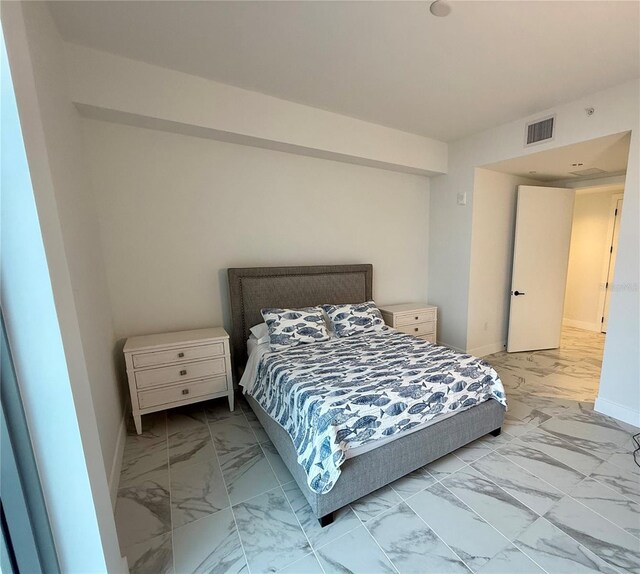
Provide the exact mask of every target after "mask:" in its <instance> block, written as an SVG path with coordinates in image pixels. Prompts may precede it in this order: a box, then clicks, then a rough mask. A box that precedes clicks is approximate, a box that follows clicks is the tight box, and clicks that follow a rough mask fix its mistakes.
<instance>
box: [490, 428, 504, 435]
mask: <svg viewBox="0 0 640 574" xmlns="http://www.w3.org/2000/svg"><path fill="white" fill-rule="evenodd" d="M501 432H502V427H499V428H497V429H496V430H492V431H491V433H490V434H491V436H500V433H501Z"/></svg>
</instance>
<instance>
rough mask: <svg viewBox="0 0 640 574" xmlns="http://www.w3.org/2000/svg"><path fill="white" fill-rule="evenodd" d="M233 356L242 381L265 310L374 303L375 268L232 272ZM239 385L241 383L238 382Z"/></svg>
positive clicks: (311, 268)
mask: <svg viewBox="0 0 640 574" xmlns="http://www.w3.org/2000/svg"><path fill="white" fill-rule="evenodd" d="M228 273H229V296H230V298H231V321H232V332H231V352H232V359H233V364H234V372H235V374H236V378H238V375H239V372H240V369H242V368H243V367H244V365H245V363H246V361H247V346H246V345H247V339H248V338H249V329H251V327H253V326H254V325H257V324H258V323H262V322H263V319H262V315H261V314H260V309H264V308H265V307H288V308H299V307H311V306H314V305H321V304H323V303H361V302H363V301H369V300H370V299H372V282H373V265H369V264H365V265H317V266H310V267H306V266H305V267H245V268H236V269H229V270H228ZM236 382H237V381H236Z"/></svg>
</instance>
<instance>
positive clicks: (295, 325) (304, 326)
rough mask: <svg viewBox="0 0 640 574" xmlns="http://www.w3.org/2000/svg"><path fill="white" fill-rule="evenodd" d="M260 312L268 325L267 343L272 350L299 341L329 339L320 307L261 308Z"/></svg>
mask: <svg viewBox="0 0 640 574" xmlns="http://www.w3.org/2000/svg"><path fill="white" fill-rule="evenodd" d="M260 312H261V313H262V316H263V317H264V321H265V323H266V324H267V327H269V343H270V345H271V350H272V351H279V350H281V349H286V348H288V347H292V346H295V345H299V344H300V343H315V342H317V341H327V340H328V339H329V331H328V330H327V325H326V323H325V322H324V316H323V315H322V309H321V308H320V307H305V308H304V309H262V310H261V311H260Z"/></svg>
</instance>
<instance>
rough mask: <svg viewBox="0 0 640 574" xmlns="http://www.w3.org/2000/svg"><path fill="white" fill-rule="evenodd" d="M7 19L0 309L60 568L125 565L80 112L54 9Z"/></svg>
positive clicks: (17, 11) (107, 341)
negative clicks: (115, 505) (69, 87)
mask: <svg viewBox="0 0 640 574" xmlns="http://www.w3.org/2000/svg"><path fill="white" fill-rule="evenodd" d="M2 26H3V32H4V37H5V40H6V44H7V51H8V53H9V61H10V65H11V72H12V78H13V83H14V86H15V92H16V98H17V100H18V105H17V109H18V110H19V113H20V122H21V125H18V124H17V122H15V112H12V111H11V110H10V109H9V108H10V106H12V105H13V102H11V101H10V99H11V100H12V99H13V98H9V97H7V93H8V91H9V90H7V92H5V88H7V86H8V85H9V83H8V82H7V77H6V76H4V77H3V98H2V106H3V110H2V113H3V124H2V132H3V153H2V161H3V169H2V178H3V179H2V217H3V221H2V224H3V225H2V247H3V258H2V307H3V313H4V314H5V317H6V320H7V331H8V335H9V339H10V344H11V346H12V352H13V357H14V361H15V364H16V373H17V377H18V383H19V385H20V390H21V394H22V397H23V401H24V407H25V413H26V415H27V422H28V425H29V431H30V435H31V440H32V443H33V447H34V453H35V457H36V463H37V465H38V472H39V474H40V479H41V482H42V486H43V493H44V497H45V502H46V505H47V510H48V513H49V518H50V521H51V526H52V532H53V536H54V540H55V545H56V551H57V554H58V557H59V561H60V567H61V570H62V571H64V572H104V571H109V572H119V571H122V570H123V563H122V560H121V558H120V552H119V548H118V541H117V537H116V531H115V523H114V519H113V513H112V509H111V500H110V497H109V489H108V484H107V473H106V471H105V466H106V467H107V468H109V467H110V465H111V461H112V458H113V456H114V449H115V444H114V443H115V437H116V436H117V433H118V429H119V428H120V421H121V412H122V410H121V405H120V401H119V397H118V392H117V388H116V383H115V377H114V369H113V363H112V361H111V349H112V345H113V331H112V328H111V321H110V307H109V304H108V296H107V291H106V282H105V279H104V272H103V270H102V269H101V266H102V261H101V257H100V246H99V242H98V237H97V231H96V226H97V221H96V219H95V214H94V213H93V212H92V208H91V194H90V192H89V190H88V185H87V180H86V178H85V174H84V172H83V170H82V167H81V160H80V158H81V155H82V146H81V143H80V131H79V118H78V116H77V114H76V112H75V110H74V109H73V106H72V104H71V102H70V100H69V98H68V96H67V94H66V92H65V87H66V83H65V70H64V66H63V60H62V54H61V50H62V43H61V41H60V39H59V37H58V34H57V31H56V29H55V26H54V24H53V21H52V19H51V16H50V14H49V11H48V9H47V8H46V6H45V5H43V4H41V3H29V2H26V3H19V2H11V3H4V4H3V6H2ZM3 68H4V65H3ZM5 71H6V69H5V70H3V73H4V72H5ZM5 106H6V107H5ZM9 112H11V113H9ZM6 114H8V115H6ZM7 118H8V121H7ZM20 128H21V129H22V135H23V137H24V146H25V147H26V158H25V156H24V148H23V146H22V142H21V137H20ZM11 130H13V131H11ZM8 134H10V139H9V140H6V139H5V136H6V135H8ZM5 145H6V146H7V147H6V148H5V147H4V146H5ZM26 159H28V161H29V165H28V167H29V169H28V170H27V165H26ZM5 161H6V163H5ZM29 177H30V178H31V181H30V180H29ZM32 187H33V189H32ZM36 209H37V213H36ZM45 256H46V260H45ZM54 305H55V307H54ZM97 413H99V415H98V416H97ZM99 425H100V426H99ZM99 431H100V433H102V434H101V435H100V436H99V435H98V433H99Z"/></svg>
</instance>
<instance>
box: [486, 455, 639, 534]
mask: <svg viewBox="0 0 640 574" xmlns="http://www.w3.org/2000/svg"><path fill="white" fill-rule="evenodd" d="M529 448H531V447H529ZM536 450H538V449H536ZM540 452H542V451H540ZM496 454H498V455H499V456H501V457H503V458H505V459H507V460H508V461H509V462H511V463H512V464H515V465H516V466H517V467H519V468H521V469H522V470H524V471H525V472H527V473H529V474H530V475H531V476H534V477H535V478H537V479H538V480H541V481H542V482H544V483H545V484H548V485H549V486H551V487H552V488H554V489H555V490H557V491H558V492H561V493H562V494H563V495H564V496H568V497H569V498H570V499H571V500H573V501H575V502H577V503H578V504H580V505H582V506H584V507H585V508H586V509H588V510H590V511H591V512H593V513H594V514H596V515H598V516H600V517H601V518H603V519H604V520H606V521H607V522H610V523H611V524H613V525H614V526H615V527H616V528H618V529H619V530H622V531H623V532H625V533H627V534H630V535H631V536H633V537H634V538H638V539H639V540H640V536H637V535H635V534H631V533H630V532H629V531H627V530H626V529H625V528H623V527H622V526H620V525H618V524H616V523H615V522H613V521H612V520H610V519H608V518H607V517H606V516H603V515H602V514H600V513H599V512H598V511H596V510H594V509H593V508H591V507H589V506H587V505H586V504H584V503H583V502H581V501H580V500H578V499H577V498H574V497H573V496H572V495H571V494H570V493H568V492H566V491H565V490H562V489H561V488H559V487H557V486H554V485H553V484H551V483H550V482H548V481H546V480H545V479H544V478H542V477H540V476H538V475H537V474H534V473H533V472H531V471H529V470H527V469H526V468H524V467H523V466H521V465H519V464H518V463H517V462H515V461H513V460H511V459H510V458H509V457H508V456H506V455H503V454H502V453H500V452H496ZM542 454H545V455H546V453H544V452H542ZM547 456H549V457H550V458H553V460H555V461H557V462H560V463H561V464H565V465H566V466H569V465H567V464H566V463H563V462H562V461H560V460H558V459H556V458H554V457H552V456H551V455H547ZM603 462H606V461H603ZM569 468H571V469H572V470H574V471H575V472H578V473H579V474H581V475H582V476H583V478H582V479H581V480H580V482H578V483H577V484H576V485H575V486H576V487H577V486H578V485H580V484H582V483H583V482H585V481H586V480H587V479H588V480H593V481H594V482H596V483H598V484H599V485H600V486H602V487H604V488H606V489H607V490H611V492H613V493H615V494H619V495H620V496H622V497H623V498H625V499H626V500H629V501H630V502H634V503H635V504H637V502H636V501H635V500H633V499H632V498H629V497H628V496H625V495H624V494H621V493H619V492H617V491H616V490H614V489H613V488H611V487H610V486H608V485H607V484H605V483H604V482H600V481H599V480H598V479H596V478H593V477H592V476H590V475H585V474H583V473H582V472H580V471H578V470H577V469H575V468H573V467H572V466H569ZM487 480H491V479H490V478H489V477H487ZM492 482H493V481H492ZM494 484H496V483H494ZM496 485H497V484H496ZM497 486H499V485H497ZM514 498H515V497H514ZM522 504H524V505H525V506H527V504H526V503H524V502H523V503H522ZM554 504H555V503H554ZM529 508H530V507H529ZM531 510H533V508H531ZM534 512H535V510H534ZM545 514H546V512H545ZM574 540H575V538H574ZM576 542H577V540H576Z"/></svg>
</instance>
